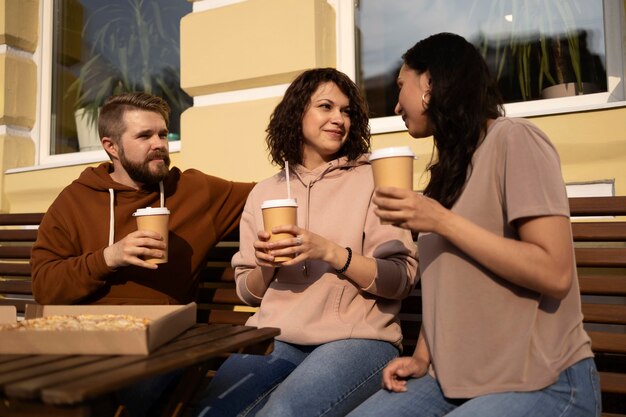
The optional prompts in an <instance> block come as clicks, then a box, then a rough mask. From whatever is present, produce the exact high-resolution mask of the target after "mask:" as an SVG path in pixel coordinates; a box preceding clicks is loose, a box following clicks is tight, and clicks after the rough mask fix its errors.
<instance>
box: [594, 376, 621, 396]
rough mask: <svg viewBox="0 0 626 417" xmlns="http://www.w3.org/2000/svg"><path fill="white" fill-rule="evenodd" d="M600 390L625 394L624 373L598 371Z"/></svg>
mask: <svg viewBox="0 0 626 417" xmlns="http://www.w3.org/2000/svg"><path fill="white" fill-rule="evenodd" d="M599 374H600V388H601V389H602V392H610V393H614V394H626V374H618V373H616V372H599Z"/></svg>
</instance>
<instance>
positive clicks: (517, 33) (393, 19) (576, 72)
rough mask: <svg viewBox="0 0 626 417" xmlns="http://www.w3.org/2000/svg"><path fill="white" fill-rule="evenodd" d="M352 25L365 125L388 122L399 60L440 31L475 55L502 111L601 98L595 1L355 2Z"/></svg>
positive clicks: (601, 53)
mask: <svg viewBox="0 0 626 417" xmlns="http://www.w3.org/2000/svg"><path fill="white" fill-rule="evenodd" d="M355 21H356V30H357V34H356V38H357V82H358V83H359V84H360V85H361V87H362V88H363V91H365V94H366V97H367V101H368V103H369V105H370V110H371V116H372V117H383V116H391V115H393V114H394V113H393V109H394V106H395V104H396V99H397V94H398V90H397V87H396V85H395V78H396V76H397V73H398V70H399V68H400V65H401V64H402V60H401V56H402V54H403V53H404V52H405V51H406V50H407V49H408V48H410V47H411V46H413V45H414V44H415V42H417V41H418V40H420V39H423V38H425V37H427V36H429V35H432V34H435V33H438V32H446V31H447V32H454V33H458V34H459V35H461V36H464V37H465V38H466V39H467V40H469V41H470V42H472V43H473V44H474V45H476V47H477V48H479V50H480V51H481V53H482V54H483V56H484V57H485V59H486V60H487V63H488V64H489V67H490V70H491V72H492V75H493V76H494V77H496V78H497V80H498V85H499V88H500V91H501V93H502V95H503V97H504V99H505V102H507V103H514V102H520V101H529V100H540V99H542V98H552V97H559V96H563V95H575V94H589V93H594V92H605V91H607V76H606V56H605V44H604V19H603V4H602V0H519V1H501V0H472V1H467V0H445V1H437V2H424V1H421V2H415V1H407V0H403V1H393V2H392V1H384V2H381V1H378V0H360V3H359V6H358V8H357V9H356V12H355Z"/></svg>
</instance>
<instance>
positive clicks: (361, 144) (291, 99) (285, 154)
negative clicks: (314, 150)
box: [265, 68, 370, 168]
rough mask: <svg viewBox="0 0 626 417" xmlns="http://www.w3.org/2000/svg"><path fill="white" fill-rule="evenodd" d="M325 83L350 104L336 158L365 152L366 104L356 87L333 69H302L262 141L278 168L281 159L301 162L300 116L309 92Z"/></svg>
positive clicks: (282, 164) (367, 133) (367, 139)
mask: <svg viewBox="0 0 626 417" xmlns="http://www.w3.org/2000/svg"><path fill="white" fill-rule="evenodd" d="M327 82H332V83H334V84H335V85H337V87H338V88H339V90H341V92H342V93H343V94H345V95H346V97H348V99H349V103H350V104H349V106H350V107H349V108H350V131H349V132H348V138H347V140H346V142H345V143H344V145H343V146H342V147H341V149H340V150H339V153H338V155H337V157H341V156H347V157H348V159H349V160H355V159H357V158H358V157H359V156H361V155H362V154H364V153H366V152H368V151H369V148H370V130H369V124H368V117H367V113H368V110H367V104H366V103H365V101H364V100H363V98H362V96H361V93H360V92H359V89H358V87H357V86H356V84H354V82H352V80H350V78H348V76H347V75H345V74H344V73H342V72H339V71H337V70H336V69H334V68H316V69H311V70H308V71H305V72H303V73H302V74H300V75H299V76H298V77H297V78H296V79H295V80H294V81H293V82H292V83H291V85H290V86H289V87H288V88H287V91H286V92H285V95H284V96H283V99H282V100H281V102H280V103H278V106H276V108H275V109H274V112H273V113H272V116H271V117H270V123H269V125H268V127H267V129H266V132H267V137H266V139H265V140H266V142H267V149H268V151H269V153H270V157H271V160H272V162H273V163H275V164H276V165H279V166H280V167H281V168H284V167H285V161H284V160H287V161H288V162H289V163H290V164H292V163H298V164H300V163H302V141H303V133H302V119H303V117H304V113H305V112H306V111H307V109H308V108H309V104H310V101H311V96H312V95H313V93H315V91H316V90H317V88H318V87H319V86H320V85H321V84H324V83H327Z"/></svg>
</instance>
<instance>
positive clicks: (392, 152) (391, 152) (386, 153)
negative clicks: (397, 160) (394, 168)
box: [370, 146, 415, 161]
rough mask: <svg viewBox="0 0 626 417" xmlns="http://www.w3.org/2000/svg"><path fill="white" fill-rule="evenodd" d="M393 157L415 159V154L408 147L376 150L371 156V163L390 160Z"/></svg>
mask: <svg viewBox="0 0 626 417" xmlns="http://www.w3.org/2000/svg"><path fill="white" fill-rule="evenodd" d="M393 156H410V157H411V158H415V154H414V153H413V151H412V150H411V148H409V147H408V146H393V147H390V148H382V149H376V150H375V151H372V153H371V154H370V161H372V160H374V159H380V158H390V157H393Z"/></svg>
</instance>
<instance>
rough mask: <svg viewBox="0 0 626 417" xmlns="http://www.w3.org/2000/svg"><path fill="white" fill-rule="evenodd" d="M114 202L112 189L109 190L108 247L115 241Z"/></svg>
mask: <svg viewBox="0 0 626 417" xmlns="http://www.w3.org/2000/svg"><path fill="white" fill-rule="evenodd" d="M114 201H115V194H114V193H113V188H109V246H111V245H112V244H113V242H114V241H115V240H114V239H115V211H114V210H113V206H114V205H113V203H114Z"/></svg>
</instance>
